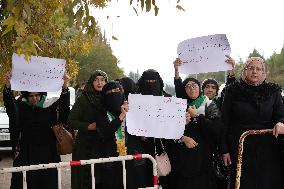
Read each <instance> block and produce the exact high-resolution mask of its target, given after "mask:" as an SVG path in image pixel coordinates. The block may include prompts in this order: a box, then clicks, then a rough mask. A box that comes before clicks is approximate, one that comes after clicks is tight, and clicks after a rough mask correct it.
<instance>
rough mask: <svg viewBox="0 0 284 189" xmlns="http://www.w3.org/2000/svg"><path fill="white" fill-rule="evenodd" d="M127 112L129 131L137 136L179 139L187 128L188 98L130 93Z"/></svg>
mask: <svg viewBox="0 0 284 189" xmlns="http://www.w3.org/2000/svg"><path fill="white" fill-rule="evenodd" d="M128 101H129V112H127V114H126V127H127V131H128V133H130V134H131V135H136V136H145V137H155V138H166V139H179V138H180V137H181V136H182V135H183V132H184V128H185V112H186V106H187V103H186V100H185V99H181V98H176V97H163V96H152V95H141V94H130V95H129V97H128Z"/></svg>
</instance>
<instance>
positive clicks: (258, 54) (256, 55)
mask: <svg viewBox="0 0 284 189" xmlns="http://www.w3.org/2000/svg"><path fill="white" fill-rule="evenodd" d="M248 57H249V58H250V57H261V58H262V59H263V60H265V58H264V57H263V56H262V55H260V53H259V52H258V50H256V49H253V51H252V53H250V54H249V56H248Z"/></svg>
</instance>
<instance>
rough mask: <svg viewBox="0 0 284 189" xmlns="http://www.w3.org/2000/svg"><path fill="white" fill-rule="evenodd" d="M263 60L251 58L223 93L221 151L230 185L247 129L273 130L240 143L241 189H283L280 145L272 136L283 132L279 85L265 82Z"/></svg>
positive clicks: (283, 110) (283, 111) (282, 107)
mask: <svg viewBox="0 0 284 189" xmlns="http://www.w3.org/2000/svg"><path fill="white" fill-rule="evenodd" d="M265 79H266V73H265V63H264V60H263V59H262V58H260V57H251V58H249V59H248V60H247V61H246V63H245V64H244V67H243V70H242V76H241V78H240V80H239V81H236V82H234V83H232V84H231V85H230V86H228V88H227V89H226V92H225V97H224V102H223V106H222V120H223V122H224V130H223V136H222V142H221V152H222V154H223V156H222V157H223V161H224V163H225V165H230V164H232V169H231V171H232V172H231V174H232V176H231V179H232V180H231V188H234V185H235V182H234V181H235V173H236V161H237V146H238V142H239V138H240V136H241V134H242V133H243V132H245V131H248V130H261V129H273V135H274V136H273V135H269V134H267V135H255V136H249V137H248V138H247V139H246V141H245V144H244V152H243V161H242V162H243V163H242V176H241V188H242V189H269V188H273V189H283V187H284V185H283V180H282V178H281V168H280V146H279V144H278V142H277V139H276V137H277V136H278V134H283V133H284V124H283V123H284V104H283V103H282V100H281V88H280V87H279V86H278V85H276V84H274V83H269V82H266V81H265Z"/></svg>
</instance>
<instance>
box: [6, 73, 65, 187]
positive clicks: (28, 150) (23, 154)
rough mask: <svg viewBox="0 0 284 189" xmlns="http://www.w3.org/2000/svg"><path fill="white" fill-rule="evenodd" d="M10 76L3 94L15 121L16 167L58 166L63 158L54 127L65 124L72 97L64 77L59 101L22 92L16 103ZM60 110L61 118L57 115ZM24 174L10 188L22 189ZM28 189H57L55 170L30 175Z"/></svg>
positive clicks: (39, 93)
mask: <svg viewBox="0 0 284 189" xmlns="http://www.w3.org/2000/svg"><path fill="white" fill-rule="evenodd" d="M10 78H11V75H10V74H7V78H6V81H7V82H6V85H5V87H4V91H3V100H4V105H5V107H6V109H7V113H8V116H9V117H10V118H13V119H14V122H13V125H11V126H12V127H11V128H10V130H11V136H12V140H13V141H12V143H13V145H14V147H13V149H15V150H14V153H15V157H14V162H13V166H28V165H37V164H45V163H57V162H59V161H60V156H59V155H58V153H57V149H56V138H55V136H54V133H53V131H52V129H51V127H52V126H53V125H55V124H57V123H58V122H59V123H66V122H67V117H68V114H69V111H70V109H69V105H70V94H69V91H68V87H67V83H68V79H69V77H68V76H67V75H66V74H65V75H64V78H63V79H64V84H63V87H62V93H61V96H60V98H59V99H58V98H53V99H47V98H46V92H28V91H22V92H21V96H20V97H19V98H18V99H17V100H15V99H14V96H13V92H12V91H11V87H10ZM58 111H59V117H57V112H58ZM22 183H23V181H22V174H21V173H13V174H12V180H11V189H22V188H23V186H22ZM27 186H28V189H38V188H41V189H55V188H57V171H56V169H48V170H38V171H29V172H27Z"/></svg>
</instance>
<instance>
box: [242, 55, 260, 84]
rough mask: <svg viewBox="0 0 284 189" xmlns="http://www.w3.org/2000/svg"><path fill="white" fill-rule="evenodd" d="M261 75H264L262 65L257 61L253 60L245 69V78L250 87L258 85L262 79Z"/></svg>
mask: <svg viewBox="0 0 284 189" xmlns="http://www.w3.org/2000/svg"><path fill="white" fill-rule="evenodd" d="M262 74H264V67H263V64H262V63H261V62H259V61H257V60H253V61H252V62H250V63H249V64H248V66H247V67H246V68H245V78H246V80H247V81H248V82H249V83H250V84H252V85H256V84H258V83H259V81H260V80H261V79H262Z"/></svg>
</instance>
